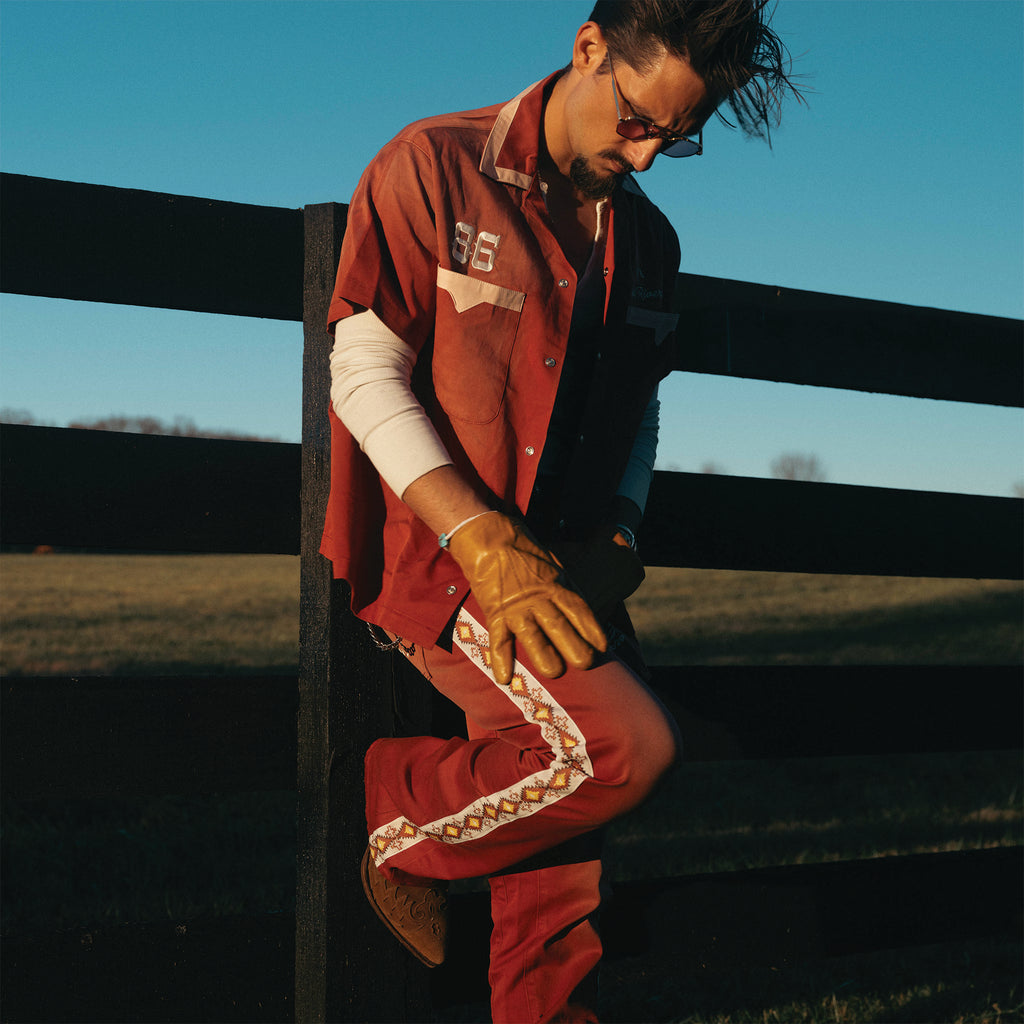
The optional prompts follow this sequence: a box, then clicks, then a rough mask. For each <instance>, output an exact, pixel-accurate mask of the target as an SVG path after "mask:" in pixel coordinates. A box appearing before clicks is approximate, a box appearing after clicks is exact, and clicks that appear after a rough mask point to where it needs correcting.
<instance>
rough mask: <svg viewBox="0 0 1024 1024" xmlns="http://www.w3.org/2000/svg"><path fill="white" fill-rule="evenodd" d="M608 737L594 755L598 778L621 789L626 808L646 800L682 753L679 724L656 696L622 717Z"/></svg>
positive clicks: (624, 808)
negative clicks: (637, 709)
mask: <svg viewBox="0 0 1024 1024" xmlns="http://www.w3.org/2000/svg"><path fill="white" fill-rule="evenodd" d="M630 710H631V711H632V710H633V708H631V709H630ZM605 739H606V741H607V742H606V743H604V744H602V745H601V746H602V751H601V755H600V756H599V757H597V758H595V759H594V772H595V779H596V781H599V782H601V783H603V784H604V785H607V786H610V787H612V788H613V789H615V790H616V791H617V792H618V794H619V796H620V800H621V802H622V803H623V805H624V806H623V808H622V810H628V809H630V808H632V807H634V806H636V805H637V804H638V803H640V802H641V801H643V800H644V799H645V798H646V797H647V796H648V795H649V794H650V792H651V791H652V790H653V789H654V787H655V786H656V785H657V784H658V782H659V781H660V780H661V779H662V778H663V777H664V775H665V774H666V773H667V772H668V771H669V769H671V768H672V766H673V765H674V764H676V762H677V761H678V760H679V759H680V758H681V757H682V740H681V738H680V735H679V727H678V726H677V725H676V722H675V719H673V718H672V716H671V714H670V713H669V712H668V710H667V709H665V708H664V707H663V706H662V705H661V704H660V702H658V701H656V700H654V699H653V698H652V699H651V700H650V705H649V707H647V708H645V709H643V711H642V712H639V711H638V713H637V714H635V715H634V714H632V713H630V714H626V715H623V716H622V717H621V718H619V719H618V720H617V721H616V722H615V726H614V728H613V729H612V730H611V731H610V733H609V735H608V736H607V737H605Z"/></svg>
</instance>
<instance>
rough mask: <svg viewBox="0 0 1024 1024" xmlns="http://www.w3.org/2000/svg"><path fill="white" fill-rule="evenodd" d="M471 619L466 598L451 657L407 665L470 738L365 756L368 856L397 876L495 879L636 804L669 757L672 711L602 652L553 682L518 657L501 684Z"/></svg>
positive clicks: (396, 743)
mask: <svg viewBox="0 0 1024 1024" xmlns="http://www.w3.org/2000/svg"><path fill="white" fill-rule="evenodd" d="M481 618H482V615H481V614H480V612H479V609H478V608H476V607H474V604H473V601H472V598H470V599H469V600H468V601H467V603H466V605H465V607H464V608H463V609H462V611H461V613H460V615H459V616H458V619H457V622H456V626H455V641H454V645H453V648H452V650H451V651H446V650H443V649H442V648H440V647H434V648H431V649H429V650H426V651H419V652H417V655H416V658H415V659H414V660H415V663H416V664H417V667H418V668H420V669H421V671H423V672H424V674H425V675H427V677H428V678H429V679H430V681H431V683H432V684H433V685H434V686H435V687H436V688H437V689H438V690H439V691H440V692H442V693H443V694H445V696H447V697H449V698H450V699H451V700H453V701H454V702H455V703H456V704H458V705H459V707H461V708H462V709H463V711H464V712H465V713H466V715H467V716H468V717H469V718H470V719H472V721H473V722H475V723H476V724H477V727H478V730H479V735H477V736H476V737H475V738H470V739H468V740H467V739H461V738H454V739H450V740H442V739H438V738H436V737H412V738H402V739H382V740H378V741H377V742H376V743H374V744H373V745H372V746H371V747H370V749H369V750H368V751H367V755H366V779H367V790H366V793H367V822H368V826H369V829H370V846H371V852H372V854H373V856H374V860H375V863H376V864H377V866H378V868H380V869H381V870H384V871H385V873H386V874H391V873H392V872H395V874H394V877H396V878H397V877H400V873H402V872H404V873H407V874H411V875H418V876H421V877H427V878H437V879H451V878H472V877H478V876H482V875H490V874H493V873H495V872H498V871H501V870H503V869H504V868H507V867H509V866H511V865H513V864H516V863H518V862H519V861H521V860H523V859H525V858H527V857H529V856H532V855H534V854H536V853H539V852H540V851H543V850H546V849H549V848H551V847H552V846H556V845H558V844H559V843H562V842H565V841H566V840H568V839H572V838H574V837H575V836H578V835H581V834H583V833H585V832H588V831H590V830H591V829H594V828H597V827H599V826H600V825H603V824H605V823H607V822H608V821H610V820H612V819H613V818H615V817H618V816H619V815H620V814H623V813H624V812H625V811H627V810H629V809H631V808H632V807H634V806H636V805H637V804H638V803H640V802H641V801H642V800H643V799H644V798H645V797H646V796H647V794H648V793H649V792H650V791H651V789H653V787H654V785H655V784H656V782H657V780H658V779H659V778H660V777H661V775H662V774H663V773H664V772H665V770H666V769H667V768H668V767H669V766H670V765H671V764H672V762H673V761H674V759H675V757H676V756H677V750H678V734H677V732H676V730H675V725H674V723H673V722H672V719H671V716H670V715H669V714H668V712H667V711H666V710H665V709H664V707H663V706H662V705H661V703H660V702H659V701H658V700H657V698H655V697H654V695H653V694H652V693H651V692H650V690H648V688H647V687H646V685H645V684H644V683H643V682H642V681H641V680H640V679H639V678H638V677H637V676H636V675H635V674H634V673H632V672H631V671H630V670H629V669H628V668H626V666H625V665H624V664H623V663H622V662H620V661H618V660H617V659H616V658H614V657H604V658H602V659H601V660H600V661H599V662H598V664H597V665H595V666H594V667H593V668H591V669H588V670H587V671H585V672H581V671H578V670H573V669H569V670H567V671H566V673H565V674H564V675H563V676H561V677H560V678H558V679H552V680H548V679H543V678H542V677H539V676H537V675H536V674H535V673H534V672H533V670H532V669H531V667H530V665H529V663H528V662H527V661H525V660H523V661H519V662H517V663H516V668H515V672H514V673H513V677H512V680H511V683H510V684H509V685H507V686H499V685H498V684H497V683H495V681H494V677H493V675H492V673H491V671H490V667H489V650H488V648H487V631H486V629H485V628H484V627H483V625H482V623H481ZM421 659H422V660H421Z"/></svg>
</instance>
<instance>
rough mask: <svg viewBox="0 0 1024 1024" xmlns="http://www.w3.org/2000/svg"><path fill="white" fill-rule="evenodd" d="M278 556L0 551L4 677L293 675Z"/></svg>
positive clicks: (291, 619) (293, 628)
mask: <svg viewBox="0 0 1024 1024" xmlns="http://www.w3.org/2000/svg"><path fill="white" fill-rule="evenodd" d="M298 607H299V560H298V558H297V557H293V556H287V555H64V554H53V555H14V554H7V555H0V626H2V628H3V647H2V652H0V674H4V675H12V674H17V675H77V674H82V675H88V674H95V675H111V674H113V675H116V674H135V673H140V674H147V673H148V674H161V673H166V674H168V675H173V674H185V673H190V674H202V673H204V672H224V671H240V670H255V671H259V672H274V671H296V669H297V666H298V650H299V620H298Z"/></svg>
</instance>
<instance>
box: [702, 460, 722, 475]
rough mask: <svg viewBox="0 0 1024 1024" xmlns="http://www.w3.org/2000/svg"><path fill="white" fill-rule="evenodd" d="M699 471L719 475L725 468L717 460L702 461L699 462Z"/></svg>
mask: <svg viewBox="0 0 1024 1024" xmlns="http://www.w3.org/2000/svg"><path fill="white" fill-rule="evenodd" d="M700 471H701V472H702V473H707V474H708V475H709V476H720V475H721V474H722V473H724V472H725V470H724V469H723V468H722V467H721V466H720V465H719V464H718V463H717V462H704V463H702V464H701V467H700Z"/></svg>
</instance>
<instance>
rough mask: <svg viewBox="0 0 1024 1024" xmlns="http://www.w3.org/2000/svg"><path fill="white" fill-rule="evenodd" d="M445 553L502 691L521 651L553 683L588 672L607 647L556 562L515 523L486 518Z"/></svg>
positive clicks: (459, 535) (475, 522)
mask: <svg viewBox="0 0 1024 1024" xmlns="http://www.w3.org/2000/svg"><path fill="white" fill-rule="evenodd" d="M448 551H449V552H450V553H451V555H452V557H453V558H454V559H455V561H456V562H457V563H458V564H459V568H460V569H462V572H463V574H464V575H465V577H466V579H467V580H468V581H469V585H470V587H471V589H472V591H473V595H474V596H475V597H476V599H477V601H478V602H479V604H480V607H481V608H482V609H483V613H484V616H485V617H486V619H487V630H488V633H489V634H490V644H491V668H492V670H493V672H494V678H495V680H496V681H497V682H498V683H500V684H502V685H507V684H508V683H509V682H510V681H511V679H512V668H513V666H514V664H515V643H516V642H518V643H520V644H522V646H523V650H524V651H525V652H526V654H527V655H528V656H529V658H530V660H531V662H533V665H534V667H535V668H536V669H537V671H538V672H539V673H540V674H541V675H543V676H547V677H548V678H554V677H555V676H559V675H561V674H562V673H563V672H564V671H565V663H566V662H568V663H569V664H570V665H571V666H572V667H573V668H579V669H586V668H589V667H590V666H591V665H592V664H593V661H594V652H595V651H604V650H605V649H606V648H607V646H608V641H607V639H606V638H605V635H604V631H603V630H602V629H601V627H600V625H599V624H598V622H597V619H596V618H595V617H594V613H593V612H592V611H591V610H590V607H589V606H588V605H587V602H586V601H585V600H584V599H583V598H582V597H581V596H580V595H579V594H578V593H577V592H576V591H575V590H574V589H572V588H571V584H570V583H569V581H568V580H567V579H566V577H565V574H564V573H563V571H562V566H561V565H560V564H559V562H558V560H557V559H556V558H555V556H554V555H553V554H552V553H551V552H550V551H547V550H545V549H544V548H542V547H541V546H540V545H539V544H537V542H536V541H535V540H534V539H533V538H532V537H531V536H530V534H529V531H528V530H527V529H526V527H525V526H523V525H522V524H520V523H516V522H513V521H512V520H511V519H509V518H508V517H507V516H505V515H503V514H502V513H500V512H490V513H488V514H487V515H484V516H480V517H479V518H477V519H474V520H472V522H470V523H467V524H466V525H465V526H462V527H461V528H460V529H459V530H458V531H456V532H455V534H454V536H453V537H452V538H451V541H450V542H449V544H448Z"/></svg>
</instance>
